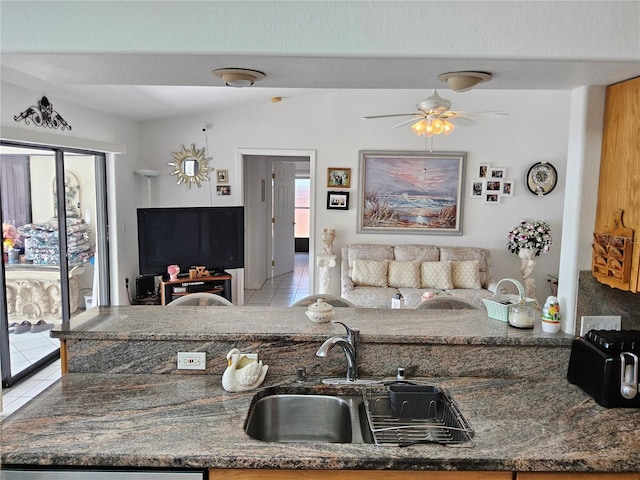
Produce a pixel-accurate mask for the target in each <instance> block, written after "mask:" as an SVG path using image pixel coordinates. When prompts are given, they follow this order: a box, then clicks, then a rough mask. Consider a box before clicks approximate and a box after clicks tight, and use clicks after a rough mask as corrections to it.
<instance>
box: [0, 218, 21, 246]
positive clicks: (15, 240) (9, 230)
mask: <svg viewBox="0 0 640 480" xmlns="http://www.w3.org/2000/svg"><path fill="white" fill-rule="evenodd" d="M2 245H3V247H4V249H5V250H9V249H10V248H13V247H14V246H18V247H19V246H21V245H22V240H20V234H19V233H18V230H16V227H14V226H13V225H11V224H10V223H3V224H2Z"/></svg>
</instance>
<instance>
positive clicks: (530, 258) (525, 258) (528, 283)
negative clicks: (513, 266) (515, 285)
mask: <svg viewBox="0 0 640 480" xmlns="http://www.w3.org/2000/svg"><path fill="white" fill-rule="evenodd" d="M535 255H536V253H535V250H532V249H530V248H521V249H520V250H519V251H518V257H520V261H521V262H522V264H521V266H520V273H521V274H522V284H523V285H524V296H525V297H526V298H536V280H535V278H534V276H533V272H534V270H535V269H536V261H535V260H534V257H535Z"/></svg>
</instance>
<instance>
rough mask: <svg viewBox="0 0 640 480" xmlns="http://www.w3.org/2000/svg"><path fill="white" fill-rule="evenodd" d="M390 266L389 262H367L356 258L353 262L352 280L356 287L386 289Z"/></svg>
mask: <svg viewBox="0 0 640 480" xmlns="http://www.w3.org/2000/svg"><path fill="white" fill-rule="evenodd" d="M388 264H389V261H388V260H365V259H363V258H356V259H355V260H354V261H353V270H352V272H351V280H353V283H354V284H355V285H368V286H371V287H386V286H387V265H388Z"/></svg>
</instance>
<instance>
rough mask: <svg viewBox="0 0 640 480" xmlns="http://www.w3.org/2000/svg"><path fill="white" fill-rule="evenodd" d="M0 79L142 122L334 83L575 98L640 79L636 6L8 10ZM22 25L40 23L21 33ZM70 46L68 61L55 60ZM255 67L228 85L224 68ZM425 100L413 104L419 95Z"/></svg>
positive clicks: (117, 5)
mask: <svg viewBox="0 0 640 480" xmlns="http://www.w3.org/2000/svg"><path fill="white" fill-rule="evenodd" d="M0 8H1V9H2V16H1V17H0V20H1V21H2V29H1V31H0V34H1V35H2V37H1V42H0V47H1V48H2V55H1V56H0V65H1V67H2V71H1V72H0V73H1V75H2V80H3V81H7V82H10V83H15V84H17V85H21V86H24V87H27V88H31V89H34V90H36V91H39V92H43V93H46V94H47V95H50V96H55V97H58V98H62V99H65V100H68V101H72V102H75V103H79V104H81V105H85V106H88V107H92V108H95V109H98V110H100V111H105V112H109V113H115V114H119V115H123V116H127V117H129V118H133V119H138V120H151V119H154V118H162V117H170V116H179V115H185V114H189V113H197V112H201V111H212V110H224V109H228V108H233V107H234V106H237V105H243V104H252V103H255V102H258V101H269V99H270V98H271V97H275V96H281V97H285V98H286V97H289V98H291V97H297V96H308V95H319V94H323V93H326V92H328V91H332V90H336V89H418V90H423V91H424V93H425V95H426V94H427V92H428V91H429V90H430V89H432V88H442V89H445V88H446V85H445V84H443V83H442V82H440V81H439V80H438V79H437V76H438V74H440V73H444V72H449V71H459V70H481V71H488V72H491V73H492V74H493V76H494V78H493V79H492V80H491V81H490V82H489V83H487V84H482V85H480V86H479V87H477V88H483V89H484V88H486V89H498V90H500V89H518V90H522V89H524V90H539V89H544V90H571V89H575V88H577V87H580V86H585V85H609V84H612V83H616V82H619V81H622V80H625V79H628V78H632V77H635V76H638V75H640V36H639V34H638V31H640V2H620V1H610V2H586V1H575V2H562V1H556V2H500V1H498V2H494V1H482V2H466V1H460V2H440V1H425V2H404V1H395V2H383V1H379V2H364V1H358V2H349V1H344V2H313V1H310V2H271V1H263V2H241V1H238V2H214V1H211V2H189V1H184V2H171V1H168V2H144V1H136V2H126V1H125V2H102V1H95V2H66V1H57V2H35V1H34V2H12V1H7V0H3V1H2V2H0ZM25 22H29V24H30V25H37V26H38V28H30V29H29V30H28V32H27V31H25V29H24V25H25ZM56 52H64V53H56ZM225 67H243V68H250V69H254V70H260V71H263V72H264V73H266V75H267V77H266V78H265V79H264V80H262V81H260V82H259V83H257V84H256V85H255V86H253V87H251V88H244V89H233V88H229V87H222V86H221V83H222V82H221V80H220V79H219V78H218V77H216V76H214V75H212V74H211V71H212V70H214V69H217V68H225ZM418 98H419V97H418Z"/></svg>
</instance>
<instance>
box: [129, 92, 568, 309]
mask: <svg viewBox="0 0 640 480" xmlns="http://www.w3.org/2000/svg"><path fill="white" fill-rule="evenodd" d="M429 93H430V92H425V91H420V90H385V91H368V90H349V91H342V92H339V93H334V94H330V95H324V96H319V97H312V98H302V99H295V100H291V101H287V100H286V99H284V100H283V101H282V102H280V103H278V104H266V105H253V106H251V107H247V108H242V109H241V108H237V109H235V110H233V111H228V112H224V113H211V114H200V115H194V116H189V117H180V118H173V119H164V120H158V121H153V122H145V123H142V125H141V143H142V144H143V145H145V149H144V151H143V153H142V163H143V164H144V166H145V168H153V169H157V170H161V171H163V174H161V175H160V176H159V177H157V179H156V180H155V182H156V183H155V185H154V188H155V192H154V195H153V196H152V203H153V205H154V206H189V205H193V206H202V205H210V204H211V205H223V204H233V205H236V204H238V205H239V204H242V203H243V200H244V199H243V198H241V197H240V196H239V193H238V192H239V191H240V183H241V181H240V178H239V172H240V168H241V166H240V161H239V158H238V155H237V151H238V149H239V148H268V149H310V150H316V151H317V161H316V169H315V171H314V172H312V176H313V178H314V181H315V182H316V195H315V198H314V200H315V205H316V207H317V208H316V211H315V230H316V231H317V232H319V231H322V229H323V228H325V227H331V228H335V229H336V242H335V251H336V252H339V248H340V247H341V246H343V245H347V244H349V243H355V242H370V243H429V244H437V245H458V246H482V247H485V248H488V249H490V250H491V253H492V258H493V267H494V279H495V280H499V279H500V278H504V277H516V278H518V277H519V275H520V273H519V268H520V261H519V259H518V258H517V257H516V256H515V255H512V254H509V253H508V252H507V250H506V248H505V246H504V241H505V237H506V235H507V233H508V231H509V230H510V229H511V228H512V227H513V226H514V225H516V224H517V223H518V222H519V221H520V219H522V218H527V219H544V220H546V221H547V222H549V223H550V225H551V228H552V232H553V236H554V245H553V247H552V250H551V252H550V253H549V254H547V255H542V256H540V257H539V259H538V267H537V270H536V273H537V274H536V283H537V287H538V298H539V299H541V300H544V298H546V295H547V294H548V292H549V290H548V286H547V278H546V274H557V273H558V269H559V258H560V243H561V224H562V212H563V207H564V192H565V188H564V185H565V181H566V160H567V148H568V142H569V114H570V104H571V92H566V91H504V90H502V91H490V90H476V91H472V92H466V93H458V94H456V93H453V92H449V91H447V92H446V93H445V94H444V96H445V97H447V98H449V99H450V100H451V101H452V102H453V108H454V109H459V110H465V111H503V112H507V113H509V114H510V118H509V119H505V120H495V119H485V120H482V121H480V122H479V123H477V124H476V125H473V126H470V127H465V126H462V125H460V126H459V127H458V128H457V129H456V130H455V132H453V133H452V134H451V135H450V136H448V137H443V136H440V137H435V138H434V140H433V142H434V143H433V150H434V151H465V152H467V154H468V157H467V160H468V163H467V172H466V180H465V198H464V212H463V235H461V236H441V235H386V234H357V233H356V225H357V201H358V195H357V192H358V182H359V181H360V178H359V174H358V169H359V156H358V152H359V150H371V149H379V150H415V151H424V149H425V141H424V137H417V136H415V135H414V134H413V133H412V132H411V131H410V128H409V127H408V126H407V127H404V128H396V129H393V128H391V125H393V124H394V121H393V120H370V121H363V120H362V118H361V117H362V116H363V115H375V114H384V113H396V112H411V111H413V110H414V105H415V103H416V102H417V101H418V100H420V99H421V98H424V97H425V96H427V95H428V94H429ZM442 93H444V92H441V94H442ZM206 124H211V125H213V127H212V129H211V130H209V131H208V141H209V152H208V155H210V156H212V157H213V160H212V161H211V165H212V166H213V167H214V168H216V169H218V168H224V169H228V170H229V178H230V183H231V187H232V194H231V195H230V196H228V197H216V196H215V195H213V196H211V195H210V194H209V189H208V188H207V187H208V185H204V186H203V188H201V189H197V188H196V189H194V188H192V189H191V190H188V189H187V188H185V187H184V186H183V185H176V182H175V179H174V178H173V177H170V176H169V173H170V171H171V167H168V166H167V165H166V164H167V162H168V161H169V159H170V158H171V152H173V151H176V150H178V149H179V147H180V145H182V144H190V143H196V146H198V147H202V146H204V141H205V139H204V135H203V133H202V126H203V125H206ZM541 160H546V161H549V162H551V163H552V164H554V166H555V167H556V169H557V170H558V179H559V181H558V186H557V187H556V189H555V190H554V191H553V192H552V193H551V194H549V195H547V196H545V197H537V196H535V195H533V194H531V193H530V192H529V191H528V190H527V189H526V186H525V184H524V181H523V179H524V177H525V175H526V173H527V171H528V169H529V167H530V166H531V165H532V164H533V163H536V162H538V161H541ZM479 163H490V164H491V166H494V167H505V168H506V169H507V178H509V179H512V180H514V181H515V189H514V196H513V197H512V198H506V199H503V202H502V204H500V205H484V204H483V203H482V201H481V200H477V199H470V198H467V193H468V183H469V181H470V180H471V178H472V176H473V175H474V174H475V173H474V172H475V171H476V170H477V165H478V164H479ZM327 167H346V168H351V169H352V186H351V188H350V190H349V191H350V192H351V206H350V209H349V211H347V212H345V211H327V210H326V208H325V205H326V191H327V188H326V183H325V182H326V169H327ZM311 241H312V243H315V242H319V239H316V238H312V239H311ZM338 285H339V281H338V269H335V270H334V281H333V287H334V289H337V288H338Z"/></svg>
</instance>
